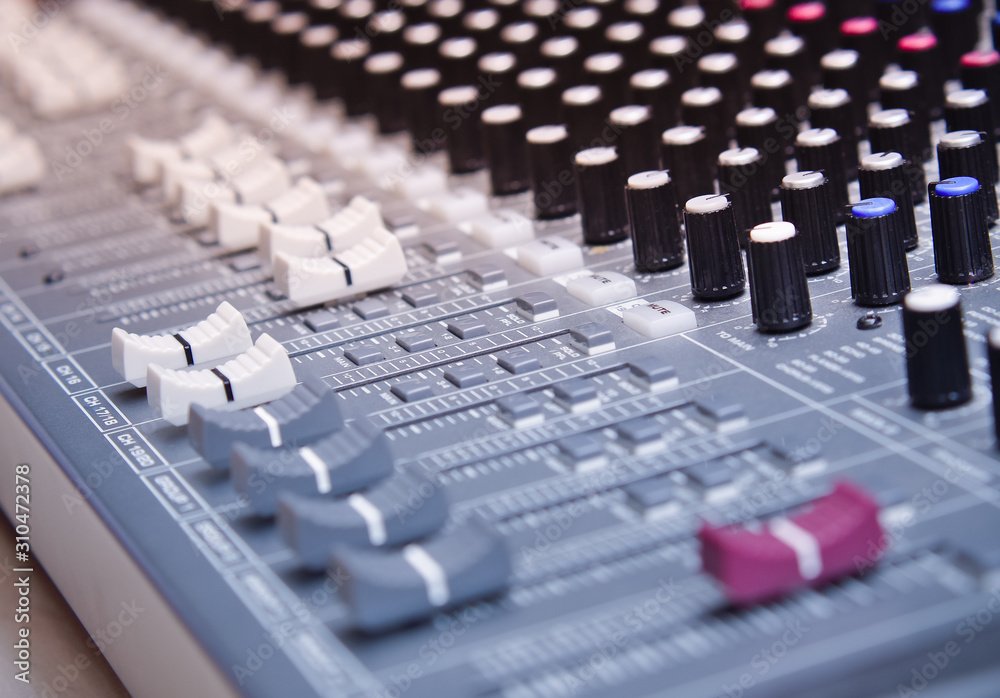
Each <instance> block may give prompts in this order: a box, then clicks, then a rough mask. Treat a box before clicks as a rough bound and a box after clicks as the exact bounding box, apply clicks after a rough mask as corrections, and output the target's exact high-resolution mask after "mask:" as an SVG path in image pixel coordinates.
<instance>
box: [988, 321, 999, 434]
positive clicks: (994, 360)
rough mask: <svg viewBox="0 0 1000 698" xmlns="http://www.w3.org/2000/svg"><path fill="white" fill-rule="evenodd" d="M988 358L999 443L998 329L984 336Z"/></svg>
mask: <svg viewBox="0 0 1000 698" xmlns="http://www.w3.org/2000/svg"><path fill="white" fill-rule="evenodd" d="M986 340H987V347H988V348H987V352H988V353H989V358H990V382H991V384H992V386H993V431H994V434H995V435H996V437H997V442H998V443H1000V327H994V328H993V329H991V330H990V332H989V334H988V335H986Z"/></svg>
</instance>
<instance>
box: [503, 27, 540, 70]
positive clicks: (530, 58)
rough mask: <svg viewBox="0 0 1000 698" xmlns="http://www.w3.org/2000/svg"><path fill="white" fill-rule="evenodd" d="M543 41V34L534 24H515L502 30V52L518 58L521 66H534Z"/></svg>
mask: <svg viewBox="0 0 1000 698" xmlns="http://www.w3.org/2000/svg"><path fill="white" fill-rule="evenodd" d="M541 41H542V33H541V31H540V30H539V29H538V25H537V24H535V23H534V22H514V23H512V24H508V25H507V26H505V27H504V28H503V29H501V30H500V44H501V48H502V50H504V51H509V52H510V53H513V54H514V55H515V56H517V61H518V63H520V64H521V65H532V64H534V63H535V62H536V61H537V59H538V46H539V44H541Z"/></svg>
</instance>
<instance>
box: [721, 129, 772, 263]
mask: <svg viewBox="0 0 1000 698" xmlns="http://www.w3.org/2000/svg"><path fill="white" fill-rule="evenodd" d="M763 163H764V159H763V157H761V154H760V153H759V152H757V149H756V148H730V149H729V150H724V151H722V152H721V153H720V154H719V161H718V167H719V191H720V192H721V193H722V194H728V195H729V200H730V201H731V202H732V204H733V211H734V213H735V215H736V229H737V230H738V231H739V232H740V242H741V243H742V244H746V240H747V236H748V235H749V234H750V229H751V228H753V227H754V226H756V225H758V224H760V223H766V222H768V221H771V220H774V214H773V213H772V211H771V188H770V186H769V185H768V182H767V180H766V178H765V176H764V174H765V173H764V168H763Z"/></svg>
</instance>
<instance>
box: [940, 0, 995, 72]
mask: <svg viewBox="0 0 1000 698" xmlns="http://www.w3.org/2000/svg"><path fill="white" fill-rule="evenodd" d="M929 8H930V13H929V14H930V23H931V27H932V28H933V29H934V35H935V36H936V37H938V40H939V41H940V42H941V57H942V59H943V63H944V65H943V66H942V67H943V68H944V69H945V71H946V76H947V77H948V78H957V77H958V71H959V67H960V63H961V59H962V54H964V53H966V52H968V51H971V50H972V49H974V48H975V47H976V41H977V40H978V38H979V26H978V23H979V12H980V11H981V10H982V8H981V7H980V8H976V6H975V4H974V3H972V2H970V1H969V0H950V1H948V2H932V3H930V4H929Z"/></svg>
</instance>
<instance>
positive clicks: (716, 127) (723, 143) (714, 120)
mask: <svg viewBox="0 0 1000 698" xmlns="http://www.w3.org/2000/svg"><path fill="white" fill-rule="evenodd" d="M724 114H725V102H724V100H723V97H722V91H721V90H719V88H717V87H692V88H691V89H690V90H688V91H687V92H685V93H684V94H682V95H681V121H682V122H683V123H685V124H687V125H688V126H703V127H704V128H705V139H706V141H707V147H708V152H709V154H710V155H711V156H712V159H713V160H714V159H715V158H716V157H718V155H719V153H721V152H722V151H723V150H726V149H727V148H729V136H728V135H727V132H728V129H729V124H728V123H726V122H724V121H723V116H724Z"/></svg>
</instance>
